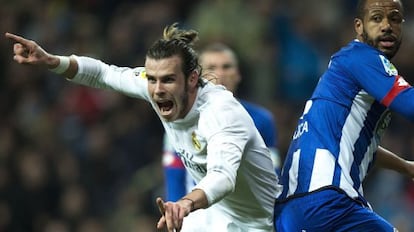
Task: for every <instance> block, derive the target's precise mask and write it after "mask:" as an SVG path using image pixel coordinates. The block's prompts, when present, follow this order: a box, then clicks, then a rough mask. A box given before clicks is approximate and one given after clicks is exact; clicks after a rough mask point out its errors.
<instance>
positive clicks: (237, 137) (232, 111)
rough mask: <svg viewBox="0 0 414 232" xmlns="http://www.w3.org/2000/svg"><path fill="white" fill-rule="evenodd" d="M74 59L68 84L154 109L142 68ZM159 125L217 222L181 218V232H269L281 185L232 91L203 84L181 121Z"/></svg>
mask: <svg viewBox="0 0 414 232" xmlns="http://www.w3.org/2000/svg"><path fill="white" fill-rule="evenodd" d="M76 59H77V62H78V65H79V71H78V74H77V75H76V76H75V77H74V78H73V79H72V81H74V82H76V83H79V84H83V85H87V86H91V87H96V88H104V89H112V90H115V91H118V92H122V93H124V94H126V95H128V96H131V97H135V98H140V99H144V100H146V101H148V102H149V103H150V104H151V105H152V106H153V108H154V109H156V106H155V103H153V102H152V100H151V98H150V96H149V93H148V88H147V80H146V74H145V68H143V67H139V68H134V69H131V68H120V67H116V66H109V65H107V64H104V63H102V62H101V61H98V60H95V59H92V58H86V57H76ZM160 118H161V117H160ZM161 122H162V124H163V126H164V128H165V131H166V134H167V136H168V137H169V140H170V142H171V144H172V146H173V147H174V150H175V151H177V152H178V153H179V155H180V157H181V159H182V161H183V163H184V165H185V166H186V169H187V170H188V171H189V173H190V174H191V176H192V178H193V179H194V180H195V181H196V186H195V187H194V188H197V189H202V190H203V191H204V193H205V194H206V196H207V199H208V202H209V206H211V207H209V208H208V209H206V210H205V211H207V212H208V214H209V215H210V216H211V218H217V219H218V220H220V221H212V222H211V223H207V224H204V225H201V224H202V223H198V222H197V221H191V222H190V221H189V220H186V219H185V220H184V226H183V231H185V228H186V227H187V226H186V224H187V225H188V227H194V226H197V225H198V224H200V225H201V226H202V229H201V228H194V229H193V230H187V231H267V232H268V231H273V230H274V227H273V207H274V201H275V197H276V196H277V195H278V193H279V191H280V190H281V187H280V186H279V185H278V179H277V177H276V175H275V172H274V168H273V165H272V160H271V158H270V153H269V150H268V149H267V148H266V145H265V143H264V141H263V139H262V137H261V136H260V134H259V132H258V131H257V129H256V127H255V125H254V123H253V120H252V119H251V117H250V116H249V114H248V113H247V112H246V110H245V109H244V107H243V106H242V105H241V104H240V103H239V101H237V99H235V98H234V97H233V95H232V93H231V92H229V91H227V90H225V89H224V88H223V87H222V86H219V85H214V84H210V83H207V84H206V85H205V86H204V87H200V88H199V89H198V92H197V98H196V100H195V102H194V104H193V106H192V109H191V110H190V112H189V113H188V114H187V115H186V116H185V118H183V119H179V120H176V121H174V122H166V121H164V120H162V118H161ZM209 211H210V212H211V213H210V212H209ZM191 214H193V213H191ZM191 214H190V215H191ZM213 215H215V216H213ZM210 216H209V217H210ZM190 218H191V217H188V219H190ZM211 218H210V219H211ZM190 223H191V225H190ZM206 226H207V228H206Z"/></svg>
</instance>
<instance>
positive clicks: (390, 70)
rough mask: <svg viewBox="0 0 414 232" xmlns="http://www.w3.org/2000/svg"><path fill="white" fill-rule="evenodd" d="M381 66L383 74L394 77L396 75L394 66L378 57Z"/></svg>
mask: <svg viewBox="0 0 414 232" xmlns="http://www.w3.org/2000/svg"><path fill="white" fill-rule="evenodd" d="M379 57H380V59H381V62H382V65H383V66H384V70H385V72H387V73H388V75H390V76H396V75H398V70H397V68H395V66H394V65H393V64H392V63H391V62H390V61H389V60H388V59H387V58H385V56H383V55H379Z"/></svg>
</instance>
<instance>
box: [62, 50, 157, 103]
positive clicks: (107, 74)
mask: <svg viewBox="0 0 414 232" xmlns="http://www.w3.org/2000/svg"><path fill="white" fill-rule="evenodd" d="M72 57H74V58H75V59H76V61H77V63H78V73H77V74H76V75H75V77H74V78H73V79H71V80H70V81H72V82H75V83H77V84H82V85H86V86H90V87H94V88H100V89H111V90H115V91H117V92H121V93H123V94H125V95H128V96H131V97H135V98H142V99H146V100H148V101H149V99H150V98H149V94H148V88H147V85H148V83H147V79H146V75H145V68H143V67H138V68H134V69H132V68H128V67H117V66H114V65H108V64H105V63H103V62H102V61H100V60H96V59H93V58H90V57H82V56H75V55H72Z"/></svg>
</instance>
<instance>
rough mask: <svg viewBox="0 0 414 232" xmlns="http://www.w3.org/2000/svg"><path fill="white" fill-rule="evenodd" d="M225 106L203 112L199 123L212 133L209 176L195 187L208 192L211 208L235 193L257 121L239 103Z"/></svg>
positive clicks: (208, 152) (208, 140)
mask: <svg viewBox="0 0 414 232" xmlns="http://www.w3.org/2000/svg"><path fill="white" fill-rule="evenodd" d="M224 105H225V106H224V107H222V108H220V109H213V110H209V111H208V112H203V113H202V114H203V117H202V118H201V119H200V122H199V125H200V129H201V130H203V131H208V133H209V134H206V136H207V143H208V144H207V174H206V176H205V177H204V178H203V179H201V181H200V182H199V183H198V184H197V186H196V187H195V188H200V189H202V190H203V191H204V192H205V193H206V196H207V199H208V202H209V205H211V204H214V203H215V202H217V201H219V200H221V199H222V198H224V197H225V196H226V195H228V194H230V193H232V192H233V191H234V189H235V185H236V178H237V171H238V169H239V167H240V163H241V160H242V156H243V152H244V149H245V146H246V144H247V142H248V141H249V140H250V139H251V137H252V132H251V131H254V123H253V120H252V119H251V118H250V116H249V115H248V113H247V112H246V111H245V110H244V108H243V107H242V106H241V105H239V103H238V102H236V101H234V102H233V101H229V102H225V103H224ZM217 112H220V113H217Z"/></svg>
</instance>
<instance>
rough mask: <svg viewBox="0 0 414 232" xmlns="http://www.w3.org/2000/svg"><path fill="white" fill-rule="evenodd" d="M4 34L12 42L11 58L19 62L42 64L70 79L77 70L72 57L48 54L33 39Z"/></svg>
mask: <svg viewBox="0 0 414 232" xmlns="http://www.w3.org/2000/svg"><path fill="white" fill-rule="evenodd" d="M5 36H6V37H7V38H9V39H11V40H12V41H13V42H14V45H13V52H14V57H13V59H14V60H15V61H16V62H17V63H19V64H25V65H37V66H43V67H45V68H48V69H49V70H50V71H52V72H55V73H57V74H62V75H63V76H64V77H65V78H68V79H72V78H73V77H74V76H75V74H76V73H77V71H78V64H77V62H76V60H75V59H74V58H71V57H68V56H57V55H53V54H50V53H48V52H46V51H45V50H44V49H43V48H42V47H40V46H39V45H38V44H37V43H36V42H35V41H33V40H28V39H25V38H23V37H21V36H18V35H15V34H12V33H8V32H6V33H5Z"/></svg>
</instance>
